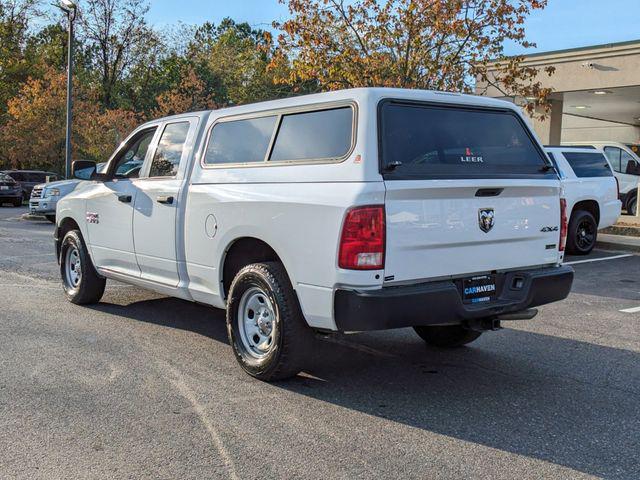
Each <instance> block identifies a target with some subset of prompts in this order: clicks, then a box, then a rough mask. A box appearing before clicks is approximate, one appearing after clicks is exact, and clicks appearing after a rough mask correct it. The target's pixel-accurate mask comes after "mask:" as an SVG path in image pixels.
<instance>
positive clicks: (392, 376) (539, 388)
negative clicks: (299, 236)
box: [95, 298, 640, 479]
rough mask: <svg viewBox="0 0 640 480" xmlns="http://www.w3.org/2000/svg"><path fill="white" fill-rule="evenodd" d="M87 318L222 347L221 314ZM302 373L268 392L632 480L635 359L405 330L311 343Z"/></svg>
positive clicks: (526, 340)
mask: <svg viewBox="0 0 640 480" xmlns="http://www.w3.org/2000/svg"><path fill="white" fill-rule="evenodd" d="M95 308H96V309H97V310H100V311H103V312H108V313H112V314H114V315H121V316H123V317H128V318H132V319H137V320H141V321H144V322H149V323H153V324H156V325H161V326H165V327H170V328H177V329H183V330H188V331H192V332H194V333H197V334H200V335H204V336H206V337H209V338H211V339H213V340H215V341H217V342H223V343H227V336H226V328H225V323H224V312H223V311H220V310H212V309H211V308H207V307H202V306H198V305H194V304H190V303H188V302H183V301H181V300H176V299H169V298H161V299H154V300H145V301H140V302H135V303H132V304H130V305H127V306H119V305H113V304H100V305H98V306H96V307H95ZM185 348H188V347H185ZM305 373H307V375H300V376H298V377H297V378H295V379H293V380H289V381H286V382H279V383H277V384H276V385H277V386H278V387H279V388H282V389H285V390H287V391H290V392H295V393H297V394H300V395H304V396H305V397H309V398H313V399H315V400H319V401H322V402H328V403H331V404H334V405H338V406H341V407H344V408H347V409H350V410H353V411H358V412H362V413H365V414H367V415H373V416H377V417H381V418H385V419H387V420H390V421H393V422H398V423H402V424H404V425H409V426H411V427H414V428H418V429H422V430H425V431H430V432H435V433H438V434H441V435H446V436H450V437H454V438H457V439H461V440H464V441H467V442H473V443H477V444H481V445H485V446H488V447H491V448H495V449H499V450H502V451H507V452H511V453H515V454H518V455H524V456H527V457H531V458H535V459H539V460H543V461H546V462H551V463H553V464H558V465H563V466H565V467H569V468H572V469H575V470H578V471H581V472H584V473H587V474H591V475H596V476H602V477H605V478H620V479H622V478H624V479H627V478H628V479H637V478H640V460H639V457H638V452H639V448H640V438H639V437H638V432H639V431H640V401H639V400H640V398H639V397H640V355H639V354H638V353H637V352H632V351H627V350H621V349H616V348H608V347H603V346H598V345H594V344H590V343H585V342H580V341H574V340H570V339H564V338H558V337H551V336H546V335H541V334H535V333H529V332H524V331H518V330H503V331H501V332H497V333H490V334H486V335H483V337H481V339H480V340H478V341H477V342H476V343H474V344H473V345H472V346H469V347H467V348H462V349H457V350H448V351H447V350H435V349H429V348H426V347H425V346H424V344H423V343H422V341H421V340H419V339H418V337H416V336H415V335H413V333H412V332H411V331H410V330H401V331H390V332H377V333H369V334H361V335H355V336H349V337H340V336H339V337H335V339H334V340H329V341H327V340H322V339H319V340H318V341H317V342H316V345H315V348H314V352H313V360H312V361H311V362H310V364H309V367H308V369H307V370H306V371H305ZM371 441H372V442H375V441H376V439H375V438H372V439H371Z"/></svg>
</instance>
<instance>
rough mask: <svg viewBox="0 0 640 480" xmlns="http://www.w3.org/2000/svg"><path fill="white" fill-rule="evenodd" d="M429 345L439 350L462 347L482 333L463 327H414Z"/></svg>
mask: <svg viewBox="0 0 640 480" xmlns="http://www.w3.org/2000/svg"><path fill="white" fill-rule="evenodd" d="M413 329H414V330H415V331H416V333H417V334H418V335H419V336H420V338H422V339H423V340H424V341H425V342H426V343H427V345H431V346H434V347H439V348H456V347H462V346H463V345H466V344H468V343H471V342H473V341H474V340H476V339H477V338H478V337H479V336H480V335H482V332H477V331H475V330H470V329H468V328H465V327H463V326H462V325H444V326H440V325H438V326H428V327H413Z"/></svg>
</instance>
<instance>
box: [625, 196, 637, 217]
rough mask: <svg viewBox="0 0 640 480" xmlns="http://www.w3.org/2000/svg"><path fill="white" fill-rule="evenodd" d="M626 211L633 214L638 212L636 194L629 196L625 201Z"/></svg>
mask: <svg viewBox="0 0 640 480" xmlns="http://www.w3.org/2000/svg"><path fill="white" fill-rule="evenodd" d="M627 213H628V214H629V215H633V216H636V215H637V214H638V199H637V196H636V195H634V196H633V197H631V198H630V199H629V201H628V202H627Z"/></svg>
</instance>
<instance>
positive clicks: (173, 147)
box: [149, 122, 191, 177]
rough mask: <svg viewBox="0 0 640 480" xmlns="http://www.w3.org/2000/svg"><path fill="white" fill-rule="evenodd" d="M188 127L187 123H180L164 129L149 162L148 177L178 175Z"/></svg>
mask: <svg viewBox="0 0 640 480" xmlns="http://www.w3.org/2000/svg"><path fill="white" fill-rule="evenodd" d="M190 126H191V124H190V123H189V122H180V123H171V124H169V125H167V126H166V127H165V129H164V132H162V137H161V138H160V142H159V143H158V148H156V153H155V154H154V156H153V161H152V162H151V169H150V170H149V177H175V176H176V175H177V174H178V169H179V167H180V160H181V159H182V153H183V151H184V145H185V143H186V141H187V135H188V134H189V127H190Z"/></svg>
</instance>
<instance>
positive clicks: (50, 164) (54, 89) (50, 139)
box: [0, 68, 140, 171]
mask: <svg viewBox="0 0 640 480" xmlns="http://www.w3.org/2000/svg"><path fill="white" fill-rule="evenodd" d="M76 92H77V93H76V95H75V105H74V116H75V124H74V131H73V137H72V139H73V147H74V151H75V152H76V154H75V157H76V158H86V159H92V160H96V161H105V160H107V159H108V157H109V155H110V154H111V153H112V152H113V150H114V149H115V147H116V145H117V143H118V142H119V141H120V140H122V139H123V138H124V136H126V135H127V134H128V133H129V132H130V131H131V130H132V129H133V128H134V127H135V126H136V125H137V124H138V123H139V122H140V118H138V117H136V115H135V114H134V113H133V112H129V111H126V110H121V109H106V110H103V109H101V108H100V105H99V103H98V101H97V98H96V97H97V93H94V92H90V91H87V90H86V89H85V88H83V87H82V85H80V84H76ZM65 107H66V75H65V74H64V73H60V72H59V71H56V70H55V69H53V68H47V69H45V73H44V75H43V77H42V78H31V79H29V80H28V81H27V82H25V83H24V85H23V86H22V89H21V90H20V92H19V94H18V95H17V96H15V97H14V98H12V99H11V100H9V102H8V104H7V116H8V121H7V122H6V123H5V124H4V125H2V126H1V127H0V145H1V146H2V148H0V154H1V155H2V156H3V157H4V160H5V163H7V164H8V165H9V166H11V167H13V168H44V169H53V170H57V171H64V169H63V165H64V163H63V162H64V138H65V135H64V131H65V112H66V110H65Z"/></svg>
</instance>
